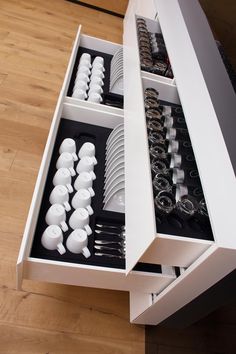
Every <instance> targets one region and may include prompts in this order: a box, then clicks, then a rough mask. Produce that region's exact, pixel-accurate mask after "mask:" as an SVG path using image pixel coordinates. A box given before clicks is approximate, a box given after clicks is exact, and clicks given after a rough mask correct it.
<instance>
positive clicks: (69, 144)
mask: <svg viewBox="0 0 236 354" xmlns="http://www.w3.org/2000/svg"><path fill="white" fill-rule="evenodd" d="M63 152H69V153H71V154H72V156H73V159H74V161H77V160H78V157H77V155H76V144H75V141H74V140H73V139H71V138H66V139H64V140H63V142H62V143H61V146H60V149H59V154H62V153H63Z"/></svg>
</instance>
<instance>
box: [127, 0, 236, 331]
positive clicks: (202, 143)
mask: <svg viewBox="0 0 236 354" xmlns="http://www.w3.org/2000/svg"><path fill="white" fill-rule="evenodd" d="M138 3H139V2H138V1H137V2H136V1H130V3H129V7H128V10H127V14H126V17H125V21H124V43H123V44H124V82H125V84H124V89H125V94H124V95H125V107H124V108H125V109H124V115H125V119H124V123H125V134H126V147H127V151H129V154H127V155H126V162H127V165H126V166H127V168H126V193H127V195H129V196H130V198H129V199H128V200H127V203H126V207H127V209H126V210H127V212H126V229H127V233H129V232H130V230H132V231H133V232H132V233H130V235H131V237H130V238H129V239H128V240H127V250H129V249H130V247H131V245H132V244H133V243H134V241H135V244H136V248H135V249H133V251H132V253H131V252H128V253H127V254H128V257H127V271H129V270H131V269H133V267H134V265H135V264H136V262H137V261H144V262H146V261H147V262H148V261H150V262H152V263H153V262H157V263H159V262H160V263H162V262H163V261H164V262H165V264H172V265H178V266H182V267H185V268H186V270H185V271H184V272H183V273H182V274H181V275H180V276H179V277H178V279H177V280H176V281H174V282H173V283H172V284H171V285H170V286H169V287H167V288H166V289H165V290H164V291H163V292H161V293H159V294H149V295H142V294H141V293H131V296H130V306H131V320H132V321H133V322H135V323H149V324H157V323H159V322H161V321H162V320H164V319H165V318H167V317H168V316H170V315H171V314H173V313H174V312H176V311H177V310H178V309H180V308H181V307H183V306H184V305H185V304H187V303H188V302H190V301H191V300H193V299H194V298H195V297H197V296H198V295H199V294H201V293H202V292H204V291H205V290H206V289H208V288H209V287H211V286H212V285H213V284H215V283H216V282H217V281H219V280H220V279H222V278H223V277H224V276H225V275H227V274H228V273H230V272H231V271H232V270H233V269H235V266H236V257H235V256H236V239H235V227H236V224H235V216H234V214H235V208H234V201H235V198H236V188H235V172H234V171H235V164H236V159H235V148H234V147H233V146H234V136H233V135H234V133H233V131H234V130H235V129H234V128H235V120H234V115H235V109H236V100H235V93H234V91H233V88H232V86H231V83H230V80H229V78H228V76H227V73H226V70H225V67H224V65H223V62H222V60H221V58H220V54H219V52H218V50H217V47H216V44H215V41H214V38H213V36H212V33H211V31H210V29H209V25H208V23H207V21H206V18H205V15H204V13H203V12H202V10H201V8H200V6H199V4H198V2H197V1H188V2H186V1H177V0H176V1H171V2H168V3H167V2H166V1H165V0H156V1H155V3H156V7H157V13H158V19H157V20H153V19H148V18H146V19H145V20H146V23H147V26H148V27H149V28H150V30H153V29H155V28H156V31H158V32H159V31H161V32H162V35H163V37H164V41H165V45H166V48H167V51H168V55H169V58H170V61H171V64H172V69H173V73H174V78H175V80H174V81H173V82H170V81H169V82H168V80H163V78H161V77H159V76H158V75H153V74H150V73H146V72H143V71H141V70H140V60H139V49H138V39H137V29H136V26H137V25H136V19H137V13H136V12H135V11H136V9H137V10H138V6H139V5H138ZM138 15H140V11H138ZM138 17H140V16H138ZM152 18H153V17H152ZM134 82H135V85H134ZM147 87H151V88H155V89H157V90H158V91H159V94H160V96H159V98H160V99H161V100H164V101H167V102H170V103H174V104H181V106H182V109H183V112H184V116H185V120H186V124H187V128H188V132H189V135H190V138H191V143H192V147H193V151H194V155H195V159H196V163H197V168H198V171H199V175H200V178H201V184H202V188H203V191H204V197H205V200H206V204H207V209H208V213H209V217H210V223H211V229H212V234H211V235H210V234H209V237H206V238H205V237H203V238H202V237H201V233H200V234H199V235H198V236H196V237H195V236H194V233H189V235H185V236H184V237H182V236H180V235H179V234H178V232H176V234H174V233H173V232H172V233H171V234H170V233H163V232H162V231H159V229H161V228H159V226H158V224H157V223H156V217H155V210H154V203H153V188H152V177H151V169H150V158H149V147H148V139H147V127H146V118H145V108H144V90H145V89H146V88H147ZM230 127H231V129H230ZM131 151H133V154H130V152H131ZM131 156H132V157H131ZM129 159H130V160H129ZM131 161H132V164H131ZM131 166H132V167H131ZM137 190H138V191H139V192H138V193H137ZM131 196H132V197H131ZM131 210H133V211H132V212H131ZM137 220H140V222H139V223H137ZM132 237H133V239H132Z"/></svg>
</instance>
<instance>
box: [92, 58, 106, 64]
mask: <svg viewBox="0 0 236 354" xmlns="http://www.w3.org/2000/svg"><path fill="white" fill-rule="evenodd" d="M97 63H99V64H101V65H102V66H104V59H103V57H99V56H97V57H95V59H94V61H93V65H94V64H97Z"/></svg>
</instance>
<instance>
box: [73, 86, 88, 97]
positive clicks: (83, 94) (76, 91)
mask: <svg viewBox="0 0 236 354" xmlns="http://www.w3.org/2000/svg"><path fill="white" fill-rule="evenodd" d="M72 97H73V98H78V99H79V100H85V99H86V98H87V97H88V96H87V93H86V91H84V90H82V89H81V88H75V89H74V90H73V93H72Z"/></svg>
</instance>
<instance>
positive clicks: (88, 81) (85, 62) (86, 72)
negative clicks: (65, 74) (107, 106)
mask: <svg viewBox="0 0 236 354" xmlns="http://www.w3.org/2000/svg"><path fill="white" fill-rule="evenodd" d="M104 72H105V68H104V59H103V57H100V56H97V57H95V59H94V60H93V63H92V64H91V55H90V54H89V53H83V54H82V55H81V58H80V61H79V65H78V70H77V74H76V79H75V84H74V88H73V93H72V97H74V98H78V99H81V100H86V99H88V101H90V102H94V103H101V102H102V96H101V94H102V93H103V89H102V87H103V85H104V82H103V79H104V77H105V76H104ZM90 75H91V76H90ZM87 93H88V94H87Z"/></svg>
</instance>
